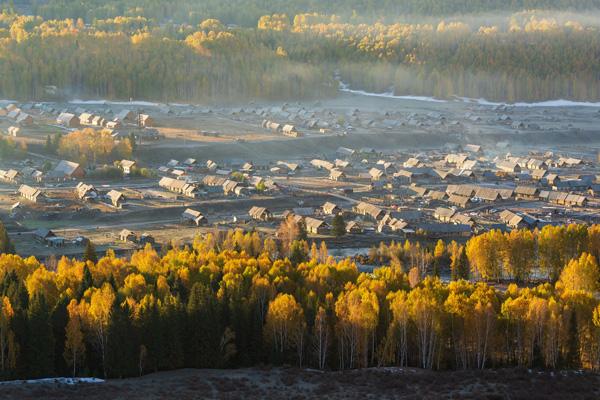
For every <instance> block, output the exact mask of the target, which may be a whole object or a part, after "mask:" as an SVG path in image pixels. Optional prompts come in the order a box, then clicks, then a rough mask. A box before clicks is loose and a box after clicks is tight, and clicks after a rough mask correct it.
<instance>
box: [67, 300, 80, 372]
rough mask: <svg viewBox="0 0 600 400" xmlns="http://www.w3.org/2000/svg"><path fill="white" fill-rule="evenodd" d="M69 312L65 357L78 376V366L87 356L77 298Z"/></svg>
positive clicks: (70, 306)
mask: <svg viewBox="0 0 600 400" xmlns="http://www.w3.org/2000/svg"><path fill="white" fill-rule="evenodd" d="M68 312H69V322H68V323H67V327H66V339H65V352H64V358H65V360H66V362H67V364H68V365H69V366H71V367H72V368H73V376H77V367H79V366H81V365H82V364H83V360H84V358H85V343H84V333H83V324H82V322H81V317H80V316H79V310H78V305H77V301H76V300H74V299H73V300H71V302H70V303H69V306H68Z"/></svg>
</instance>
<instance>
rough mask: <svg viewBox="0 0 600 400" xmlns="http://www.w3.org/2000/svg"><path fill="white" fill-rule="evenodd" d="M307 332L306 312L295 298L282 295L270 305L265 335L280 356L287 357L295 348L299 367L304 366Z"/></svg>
mask: <svg viewBox="0 0 600 400" xmlns="http://www.w3.org/2000/svg"><path fill="white" fill-rule="evenodd" d="M305 330H306V321H305V319H304V310H303V309H302V306H301V305H300V304H298V303H297V302H296V299H295V298H294V296H292V295H289V294H282V293H280V294H279V295H278V296H277V297H275V299H273V301H271V302H270V303H269V310H268V311H267V318H266V323H265V335H266V339H267V341H268V342H269V343H271V345H272V346H273V349H274V350H275V351H276V352H277V353H279V355H280V356H285V353H286V352H287V351H288V350H289V349H290V348H295V350H296V352H297V357H298V365H302V359H303V356H304V353H303V352H304V340H305V339H304V335H305Z"/></svg>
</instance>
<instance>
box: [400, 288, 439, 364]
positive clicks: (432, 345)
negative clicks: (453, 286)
mask: <svg viewBox="0 0 600 400" xmlns="http://www.w3.org/2000/svg"><path fill="white" fill-rule="evenodd" d="M443 292H444V290H443V287H442V284H441V282H440V281H439V279H432V278H430V277H428V278H425V281H424V282H423V284H422V285H421V286H419V287H416V288H414V289H413V290H411V291H410V293H409V295H408V301H409V303H410V317H411V320H412V321H413V322H414V324H415V326H416V328H417V344H418V348H419V364H420V366H421V367H422V368H427V369H431V368H433V362H434V360H435V355H436V349H437V347H438V340H439V336H440V332H441V317H442V312H443V310H442V304H443V298H444V297H445V294H444V293H443Z"/></svg>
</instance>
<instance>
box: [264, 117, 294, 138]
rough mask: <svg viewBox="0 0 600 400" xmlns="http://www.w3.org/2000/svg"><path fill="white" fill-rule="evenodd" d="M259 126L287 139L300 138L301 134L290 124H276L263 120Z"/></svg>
mask: <svg viewBox="0 0 600 400" xmlns="http://www.w3.org/2000/svg"><path fill="white" fill-rule="evenodd" d="M261 126H262V127H263V128H265V129H269V130H271V131H273V132H275V133H281V134H282V135H284V136H289V137H300V136H302V134H301V133H300V132H299V131H298V129H296V126H295V125H292V124H280V123H277V122H273V121H269V120H266V119H265V120H264V121H263V122H262V124H261Z"/></svg>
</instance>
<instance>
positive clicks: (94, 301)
mask: <svg viewBox="0 0 600 400" xmlns="http://www.w3.org/2000/svg"><path fill="white" fill-rule="evenodd" d="M115 301H116V295H115V292H114V290H113V288H112V286H111V285H110V284H109V283H108V282H105V283H104V284H103V285H102V287H101V288H100V289H95V290H94V291H93V292H92V295H91V298H90V304H89V319H88V321H87V323H88V326H89V328H90V329H91V331H92V332H93V335H94V338H95V343H96V346H97V347H98V350H99V351H100V355H101V357H102V369H103V372H104V377H106V371H107V365H106V350H107V347H108V343H107V342H108V325H109V323H110V310H111V308H112V305H113V303H114V302H115Z"/></svg>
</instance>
